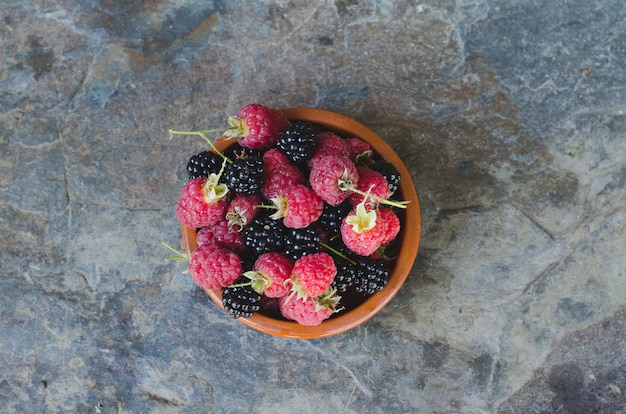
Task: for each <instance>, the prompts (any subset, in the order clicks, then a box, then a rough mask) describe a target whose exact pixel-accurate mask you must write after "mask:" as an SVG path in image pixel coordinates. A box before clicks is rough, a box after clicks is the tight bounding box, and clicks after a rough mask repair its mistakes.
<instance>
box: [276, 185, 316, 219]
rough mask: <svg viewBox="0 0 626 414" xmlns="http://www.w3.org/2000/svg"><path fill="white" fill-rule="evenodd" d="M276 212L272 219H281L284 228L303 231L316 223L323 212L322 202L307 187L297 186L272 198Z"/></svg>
mask: <svg viewBox="0 0 626 414" xmlns="http://www.w3.org/2000/svg"><path fill="white" fill-rule="evenodd" d="M272 202H273V203H274V204H275V205H276V206H277V207H278V211H277V212H276V213H274V214H272V216H271V217H272V218H273V219H279V218H281V217H282V218H283V224H284V225H285V227H288V228H291V229H303V228H305V227H308V226H309V224H311V223H313V222H314V221H316V220H317V219H318V218H320V216H321V215H322V212H323V211H324V202H323V201H322V199H321V198H319V197H318V196H317V194H315V192H314V191H313V190H311V189H310V188H309V187H307V186H305V185H302V184H297V185H294V186H291V187H289V188H287V189H285V190H284V191H283V192H282V193H280V194H278V195H277V196H275V197H272Z"/></svg>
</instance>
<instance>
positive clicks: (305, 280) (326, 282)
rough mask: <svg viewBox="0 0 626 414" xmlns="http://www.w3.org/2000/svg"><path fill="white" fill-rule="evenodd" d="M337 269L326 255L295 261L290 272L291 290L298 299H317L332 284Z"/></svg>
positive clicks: (316, 255)
mask: <svg viewBox="0 0 626 414" xmlns="http://www.w3.org/2000/svg"><path fill="white" fill-rule="evenodd" d="M335 275H337V267H336V266H335V262H334V261H333V258H332V257H331V256H330V255H329V254H327V253H313V254H307V255H306V256H302V257H301V258H299V259H298V260H296V262H295V264H294V265H293V269H292V270H291V278H290V282H291V290H292V291H293V292H294V293H297V295H298V297H299V298H304V297H309V296H310V297H317V296H320V295H321V294H323V293H324V292H325V291H326V290H327V289H328V288H329V287H330V285H331V284H332V283H333V280H334V279H335Z"/></svg>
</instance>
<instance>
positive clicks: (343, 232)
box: [170, 104, 406, 326]
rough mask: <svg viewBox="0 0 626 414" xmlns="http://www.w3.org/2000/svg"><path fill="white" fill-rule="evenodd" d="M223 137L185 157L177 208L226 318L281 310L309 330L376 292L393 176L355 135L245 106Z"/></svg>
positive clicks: (395, 206)
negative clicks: (224, 144) (221, 142)
mask: <svg viewBox="0 0 626 414" xmlns="http://www.w3.org/2000/svg"><path fill="white" fill-rule="evenodd" d="M227 123H228V125H229V127H228V128H226V129H222V130H221V132H222V133H223V136H224V137H225V138H226V139H230V140H232V141H233V143H232V144H231V145H230V146H229V147H228V149H227V151H225V152H224V153H221V152H219V151H218V150H217V149H216V148H215V147H214V146H213V144H212V142H211V140H210V139H208V138H207V135H206V134H207V133H209V132H215V131H218V130H205V131H194V132H183V131H174V130H170V134H172V135H174V134H184V135H199V136H201V137H202V138H203V139H204V140H205V141H206V142H207V143H208V144H209V145H210V146H211V147H212V150H211V151H202V152H200V153H199V154H197V155H193V156H192V157H191V158H190V159H189V161H188V164H187V172H188V174H189V180H188V181H187V183H186V184H185V185H184V187H183V189H182V191H181V195H180V198H179V200H178V203H177V205H176V215H177V218H178V220H179V221H180V222H181V223H182V224H184V225H185V226H187V227H190V228H194V229H196V241H197V244H198V247H197V249H196V250H195V251H194V252H193V254H192V255H191V257H189V258H188V259H189V272H190V274H191V276H192V278H193V280H194V282H195V283H196V284H197V285H199V286H200V287H202V288H204V289H222V292H223V293H222V302H223V305H224V309H225V310H226V311H227V312H228V313H229V314H230V315H231V316H233V317H234V318H239V317H243V318H247V317H250V316H252V315H253V314H254V313H255V312H261V313H263V312H267V314H272V313H273V312H274V313H275V312H276V311H278V312H279V313H280V315H281V316H282V317H283V318H285V319H287V320H293V321H296V322H298V323H300V324H302V325H306V326H315V325H318V324H320V323H322V321H324V320H326V319H328V318H330V317H331V316H333V315H335V314H338V313H340V312H345V311H346V310H349V309H352V308H353V307H354V306H358V304H359V303H361V302H362V301H363V300H364V298H365V297H367V296H368V295H372V294H374V293H375V292H377V291H379V290H381V289H383V287H384V286H385V285H386V283H387V282H388V280H389V276H390V272H391V270H392V269H393V259H391V258H389V251H390V250H393V247H394V246H393V242H394V240H395V239H396V236H397V235H398V233H399V231H400V224H401V222H400V218H399V215H398V213H399V211H400V210H401V209H402V208H404V207H406V205H405V204H406V203H405V202H403V201H398V200H396V199H395V198H394V196H395V195H396V191H397V189H398V185H399V181H400V174H399V173H398V170H397V169H396V168H395V167H394V166H393V165H392V164H390V163H388V162H387V161H386V160H384V159H382V158H380V157H379V156H378V155H377V154H376V153H375V152H374V151H373V149H372V148H371V147H370V145H369V144H368V143H366V142H364V141H362V140H361V139H359V138H354V137H342V136H339V135H337V134H335V133H334V132H332V131H327V130H324V129H323V128H322V127H320V126H319V125H315V124H311V123H308V122H294V123H290V122H289V121H288V120H287V118H286V117H285V116H284V114H283V113H282V112H280V111H278V110H277V109H273V108H268V107H265V106H263V105H260V104H250V105H246V106H244V107H242V108H241V109H240V110H239V112H238V114H237V116H232V117H229V118H228V119H227Z"/></svg>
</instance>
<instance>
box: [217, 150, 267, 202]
mask: <svg viewBox="0 0 626 414" xmlns="http://www.w3.org/2000/svg"><path fill="white" fill-rule="evenodd" d="M263 169H264V167H263V158H261V157H254V156H252V157H249V156H245V157H243V158H237V159H235V160H234V161H233V162H232V163H230V164H228V165H227V166H226V169H225V171H224V180H223V181H224V183H225V184H226V186H227V187H228V189H229V190H231V191H233V192H235V193H236V194H237V195H253V194H255V193H256V192H257V191H259V190H260V189H261V186H262V185H263V182H264V180H263Z"/></svg>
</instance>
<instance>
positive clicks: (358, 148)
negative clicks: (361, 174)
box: [344, 138, 373, 164]
mask: <svg viewBox="0 0 626 414" xmlns="http://www.w3.org/2000/svg"><path fill="white" fill-rule="evenodd" d="M344 142H345V143H346V148H347V149H348V157H349V158H350V159H351V160H352V161H353V162H354V163H355V164H358V162H357V161H359V160H360V159H363V158H364V159H371V158H372V154H373V152H372V147H371V146H370V144H368V143H367V142H365V141H363V140H362V139H360V138H346V139H344Z"/></svg>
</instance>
